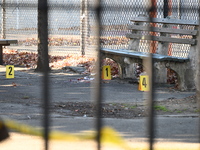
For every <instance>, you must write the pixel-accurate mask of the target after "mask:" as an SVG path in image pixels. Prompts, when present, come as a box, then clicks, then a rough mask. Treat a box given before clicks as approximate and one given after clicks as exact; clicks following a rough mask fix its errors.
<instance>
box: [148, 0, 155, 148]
mask: <svg viewBox="0 0 200 150" xmlns="http://www.w3.org/2000/svg"><path fill="white" fill-rule="evenodd" d="M151 3H152V6H151V8H150V10H149V22H153V17H155V16H156V14H157V4H156V1H155V0H151ZM153 26H154V25H153V24H152V26H150V28H149V29H150V31H153ZM151 38H152V40H153V36H151ZM149 49H150V50H151V49H152V50H153V49H154V45H153V44H152V43H150V44H149ZM146 67H147V68H148V70H147V74H148V76H149V93H148V101H149V106H148V107H149V118H148V119H149V121H148V122H149V124H148V131H149V150H153V149H154V148H153V144H154V137H155V130H154V129H155V113H154V79H153V77H154V63H153V57H152V53H150V54H149V57H148V59H147V62H146Z"/></svg>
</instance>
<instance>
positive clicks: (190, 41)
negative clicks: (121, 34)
mask: <svg viewBox="0 0 200 150" xmlns="http://www.w3.org/2000/svg"><path fill="white" fill-rule="evenodd" d="M131 22H132V24H131V25H129V26H128V29H129V30H130V31H131V32H130V33H127V34H126V37H127V38H129V39H130V40H129V45H128V49H118V50H113V49H105V48H104V49H103V48H102V49H101V52H102V55H103V57H104V58H111V59H113V60H114V61H116V62H117V63H118V64H119V68H120V77H121V78H133V74H134V68H133V64H134V63H142V61H143V59H145V58H146V57H148V54H149V53H153V54H152V57H153V60H154V66H155V69H154V70H155V77H154V78H155V81H156V82H157V83H166V82H167V69H166V68H168V69H171V70H173V71H175V72H176V73H177V78H178V79H177V82H178V87H177V88H178V89H180V90H193V89H195V82H194V81H195V80H194V79H195V78H196V77H195V74H196V64H197V63H196V62H197V59H198V58H197V39H196V37H197V34H198V30H197V28H198V25H199V23H198V21H197V20H182V19H170V18H152V19H151V21H150V19H149V18H148V17H135V18H133V19H131ZM173 43H175V44H177V45H178V46H179V47H180V46H181V47H182V48H181V50H180V49H178V50H177V48H174V50H176V51H177V52H178V53H177V54H176V56H173V54H172V52H171V50H172V46H173ZM145 44H146V47H145ZM147 45H148V46H147ZM141 47H143V49H141ZM148 47H149V48H148ZM183 51H186V52H187V53H184V52H183ZM183 55H185V56H184V57H183Z"/></svg>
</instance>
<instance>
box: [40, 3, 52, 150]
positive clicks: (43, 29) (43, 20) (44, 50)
mask: <svg viewBox="0 0 200 150" xmlns="http://www.w3.org/2000/svg"><path fill="white" fill-rule="evenodd" d="M39 13H40V14H39ZM38 33H39V34H38V35H39V36H38V38H39V41H40V42H39V44H40V47H39V46H38V47H39V48H41V54H42V59H41V60H42V63H43V66H44V68H43V83H44V87H43V108H44V118H43V125H44V144H45V150H48V149H49V120H50V115H49V105H50V100H49V75H48V71H49V57H48V7H47V0H38Z"/></svg>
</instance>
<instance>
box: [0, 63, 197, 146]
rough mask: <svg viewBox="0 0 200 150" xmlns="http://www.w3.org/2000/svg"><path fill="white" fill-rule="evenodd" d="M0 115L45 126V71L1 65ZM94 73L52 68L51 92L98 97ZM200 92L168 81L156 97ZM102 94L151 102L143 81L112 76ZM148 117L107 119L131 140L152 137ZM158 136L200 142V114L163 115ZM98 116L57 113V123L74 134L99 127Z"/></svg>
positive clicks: (62, 97)
mask: <svg viewBox="0 0 200 150" xmlns="http://www.w3.org/2000/svg"><path fill="white" fill-rule="evenodd" d="M0 81H1V83H0V94H1V98H0V116H1V117H2V118H9V119H14V120H16V121H18V122H20V123H24V124H28V125H31V126H34V127H42V113H43V109H42V107H41V104H42V100H43V75H42V74H40V73H35V72H34V71H33V70H28V69H25V68H20V67H16V68H15V77H14V78H13V79H6V78H5V66H0ZM93 83H94V80H93V78H92V77H88V76H86V75H78V74H76V73H71V72H65V71H62V72H61V71H54V72H52V73H50V86H49V96H50V101H51V102H66V101H71V102H83V101H95V94H94V91H95V87H94V86H93ZM193 94H195V92H180V91H176V90H173V89H172V88H170V87H169V86H168V85H163V86H158V87H157V88H156V90H155V100H158V101H163V100H167V99H170V98H184V97H188V96H191V95H193ZM102 97H103V101H104V102H109V103H140V104H143V103H145V102H146V101H148V98H147V97H146V93H145V92H142V91H138V85H137V84H130V83H128V82H127V81H123V80H111V81H109V82H106V83H103V84H102ZM147 120H148V119H147V118H141V119H115V118H105V119H103V125H104V126H110V127H112V128H114V129H115V130H116V131H118V132H119V133H120V135H122V137H123V138H124V139H125V140H127V141H128V142H130V143H134V142H146V141H148V132H147V129H148V128H147V127H148V123H147ZM155 120H156V136H155V138H156V140H157V141H158V143H159V142H160V143H162V142H179V143H189V144H198V143H199V139H198V137H199V130H198V128H199V119H198V117H195V116H167V117H165V116H157V117H156V118H155ZM95 123H96V119H95V118H90V117H84V116H83V117H69V116H65V115H62V114H56V113H51V128H52V129H55V130H60V131H65V132H69V133H80V132H81V133H82V132H86V131H91V130H92V131H94V130H95Z"/></svg>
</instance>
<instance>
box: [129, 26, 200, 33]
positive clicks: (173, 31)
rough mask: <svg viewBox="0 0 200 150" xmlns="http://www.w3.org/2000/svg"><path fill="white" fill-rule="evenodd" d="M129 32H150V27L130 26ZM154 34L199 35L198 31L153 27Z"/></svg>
mask: <svg viewBox="0 0 200 150" xmlns="http://www.w3.org/2000/svg"><path fill="white" fill-rule="evenodd" d="M128 29H129V30H138V31H149V30H150V28H149V27H147V26H146V27H145V26H138V25H129V26H128ZM152 31H154V32H162V33H173V34H184V35H197V32H198V31H197V30H185V29H174V28H161V27H152Z"/></svg>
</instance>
